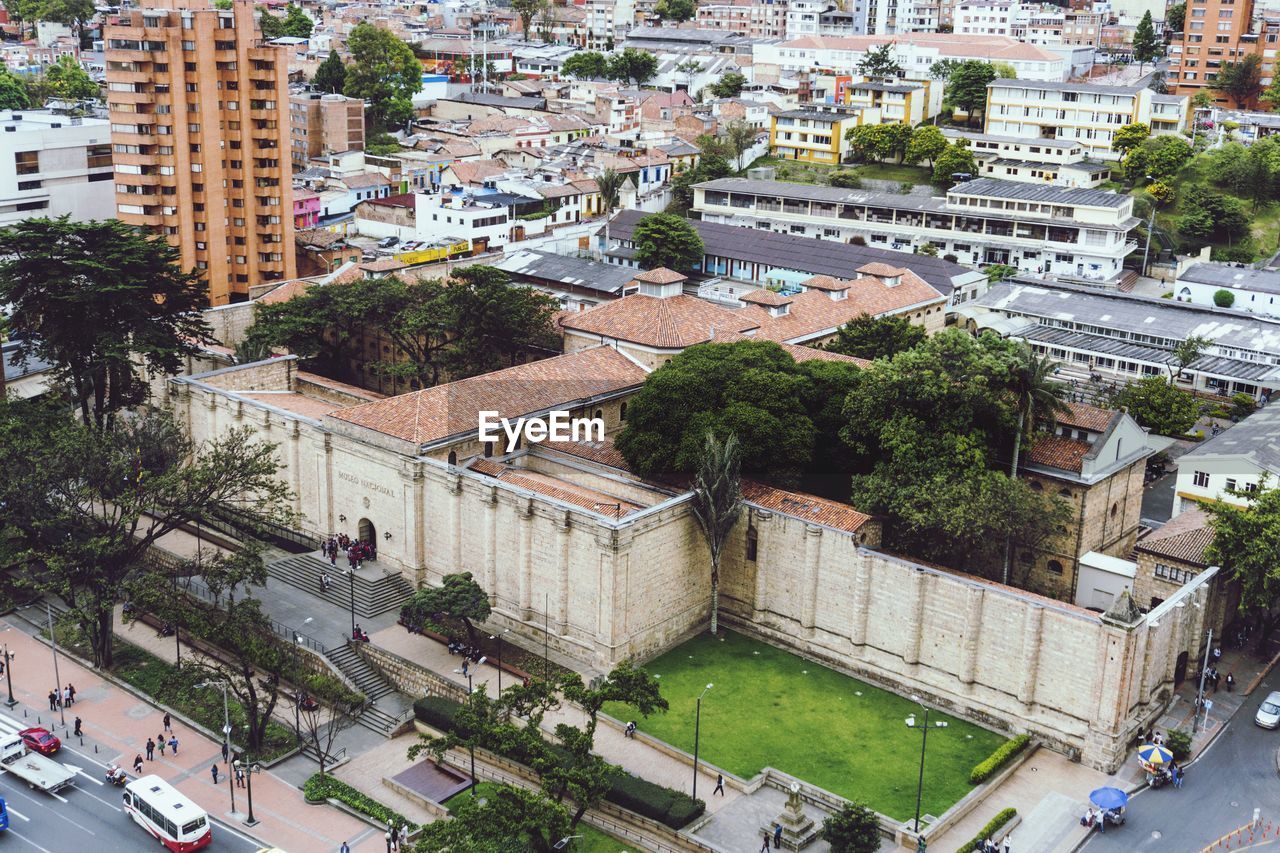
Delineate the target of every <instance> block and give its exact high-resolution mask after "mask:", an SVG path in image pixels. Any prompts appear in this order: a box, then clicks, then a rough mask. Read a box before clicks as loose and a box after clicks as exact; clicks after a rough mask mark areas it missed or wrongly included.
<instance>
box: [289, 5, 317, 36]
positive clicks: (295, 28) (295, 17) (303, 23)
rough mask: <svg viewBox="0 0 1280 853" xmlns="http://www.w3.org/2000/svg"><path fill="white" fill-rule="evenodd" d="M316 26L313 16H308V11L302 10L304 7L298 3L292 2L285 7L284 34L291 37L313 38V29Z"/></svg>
mask: <svg viewBox="0 0 1280 853" xmlns="http://www.w3.org/2000/svg"><path fill="white" fill-rule="evenodd" d="M314 27H315V24H314V23H313V22H312V20H311V18H309V17H307V13H306V12H304V11H302V7H301V6H298V5H297V4H296V3H290V4H289V5H288V6H287V7H285V13H284V34H285V35H286V36H289V37H291V38H298V39H309V38H311V30H312V29H313V28H314Z"/></svg>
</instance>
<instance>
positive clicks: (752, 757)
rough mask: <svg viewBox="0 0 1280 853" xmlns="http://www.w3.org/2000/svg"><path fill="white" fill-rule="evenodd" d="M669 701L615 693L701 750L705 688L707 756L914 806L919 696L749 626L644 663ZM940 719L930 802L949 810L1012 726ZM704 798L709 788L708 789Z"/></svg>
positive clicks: (900, 816) (905, 809) (871, 800)
mask: <svg viewBox="0 0 1280 853" xmlns="http://www.w3.org/2000/svg"><path fill="white" fill-rule="evenodd" d="M645 668H646V669H647V670H649V671H650V672H652V673H653V674H654V675H655V676H656V677H658V678H659V680H660V682H661V685H662V695H663V696H664V697H665V698H666V700H667V701H668V702H669V703H670V704H671V709H670V710H669V711H668V712H666V713H665V714H662V713H659V714H654V715H653V716H650V717H647V718H635V712H634V711H633V710H631V709H630V708H628V707H627V706H625V705H618V704H613V705H606V706H605V712H606V713H608V714H611V715H613V716H615V717H617V718H619V719H622V720H630V719H633V718H634V719H636V722H637V724H638V726H639V728H640V730H641V731H642V732H644V733H646V734H648V735H651V736H653V737H655V738H658V739H659V740H663V741H665V742H667V743H670V744H672V745H673V746H676V747H678V748H680V749H682V750H685V751H686V752H689V753H692V752H693V739H694V716H695V705H696V701H697V698H698V696H699V694H701V693H702V692H703V690H704V688H705V687H706V685H707V684H713V685H714V687H712V688H711V689H710V690H707V691H706V695H705V696H704V697H703V699H702V722H701V734H700V738H699V759H700V760H703V761H707V762H709V763H711V764H714V765H716V766H718V767H720V768H722V769H724V770H728V771H729V772H731V773H733V774H734V775H736V776H739V777H741V778H743V779H750V778H751V777H753V776H755V775H756V774H757V773H759V772H760V771H761V770H762V769H764V768H765V767H775V768H777V769H778V770H781V771H783V772H785V773H789V774H791V775H793V776H796V777H798V778H801V779H804V780H805V781H807V782H810V783H812V784H814V785H817V786H819V787H821V788H824V789H826V790H828V791H831V792H832V793H835V794H839V795H840V796H842V797H846V798H848V799H855V800H860V801H862V802H864V803H866V804H867V805H869V806H870V807H871V808H873V809H875V810H876V811H878V812H881V813H883V814H886V815H888V816H890V817H892V818H895V819H897V820H908V819H910V818H912V817H914V815H915V804H916V783H917V780H918V774H919V770H920V737H921V736H920V730H919V728H914V729H913V728H910V727H908V726H907V725H906V723H905V720H906V718H907V717H908V716H910V715H912V714H913V713H914V714H915V715H916V717H917V721H919V720H920V718H921V717H922V712H921V709H920V706H919V705H917V704H916V703H915V702H912V701H911V700H910V699H905V698H903V697H901V696H897V695H895V694H893V693H890V692H888V691H886V690H882V689H880V688H878V687H873V686H871V685H869V684H866V683H863V682H861V681H858V680H857V679H854V678H850V677H848V676H846V675H842V674H840V673H838V672H836V671H834V670H831V669H828V668H826V667H824V666H821V665H819V664H816V663H813V662H811V661H807V660H805V659H804V658H801V657H799V656H797V655H794V654H792V653H790V652H787V651H784V650H782V649H779V648H775V647H773V646H770V645H768V644H766V643H763V642H760V641H758V640H754V639H750V638H748V637H745V636H743V635H741V634H737V633H733V632H731V631H724V630H721V632H720V634H719V636H718V637H713V636H711V635H710V634H709V633H703V634H699V635H698V636H696V637H694V638H692V639H690V640H688V641H687V642H685V643H682V644H681V645H679V646H677V647H676V648H674V649H672V650H671V651H669V652H667V653H666V654H664V655H662V656H661V657H658V658H656V659H654V660H653V661H651V662H650V663H649V664H647V665H646V667H645ZM937 720H944V721H946V722H947V724H948V725H947V727H946V728H932V731H931V732H930V735H931V736H930V737H929V744H928V754H927V756H926V759H925V784H924V798H923V804H922V812H923V813H925V814H932V815H940V814H942V813H943V812H944V811H945V810H946V809H947V808H948V807H950V806H951V805H952V804H954V803H955V802H956V801H957V800H959V799H960V798H961V797H963V796H964V795H965V794H967V793H968V792H969V790H970V789H971V788H972V787H973V786H971V785H970V784H969V771H970V770H972V769H973V766H974V765H975V764H977V763H978V762H980V761H982V760H983V759H984V758H986V757H987V756H988V755H990V754H991V753H992V752H993V751H994V750H995V749H996V747H998V746H999V745H1000V744H1001V743H1003V742H1004V741H1005V738H1004V736H1003V735H1000V734H996V733H995V732H991V731H988V730H987V729H983V728H981V727H979V726H975V725H973V724H971V723H968V722H965V721H963V720H959V719H956V718H955V717H951V716H948V715H945V714H937V713H931V714H930V715H929V721H930V724H931V727H932V724H933V723H934V722H935V721H937ZM699 794H700V795H701V796H703V797H704V798H705V797H707V796H710V794H711V792H710V791H706V792H705V793H704V792H702V791H699Z"/></svg>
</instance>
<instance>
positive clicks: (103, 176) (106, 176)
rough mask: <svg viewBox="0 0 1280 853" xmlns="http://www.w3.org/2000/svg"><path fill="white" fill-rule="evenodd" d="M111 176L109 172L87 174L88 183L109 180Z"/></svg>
mask: <svg viewBox="0 0 1280 853" xmlns="http://www.w3.org/2000/svg"><path fill="white" fill-rule="evenodd" d="M111 176H112V173H111V172H98V173H97V174H93V175H90V176H89V183H91V184H96V183H98V182H99V181H109V180H111Z"/></svg>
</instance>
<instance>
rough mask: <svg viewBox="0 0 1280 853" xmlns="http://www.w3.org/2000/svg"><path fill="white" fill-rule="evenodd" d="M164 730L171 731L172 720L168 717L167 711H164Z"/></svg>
mask: <svg viewBox="0 0 1280 853" xmlns="http://www.w3.org/2000/svg"><path fill="white" fill-rule="evenodd" d="M164 730H165V731H166V732H169V731H173V720H171V719H170V718H169V712H168V711H165V712H164Z"/></svg>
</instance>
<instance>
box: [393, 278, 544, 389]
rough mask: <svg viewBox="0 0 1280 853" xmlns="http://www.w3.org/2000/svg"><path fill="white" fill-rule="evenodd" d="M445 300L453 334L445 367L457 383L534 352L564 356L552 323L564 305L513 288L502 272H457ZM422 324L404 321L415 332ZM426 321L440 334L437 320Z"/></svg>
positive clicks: (534, 292) (528, 289)
mask: <svg viewBox="0 0 1280 853" xmlns="http://www.w3.org/2000/svg"><path fill="white" fill-rule="evenodd" d="M442 296H443V300H444V315H445V318H446V323H447V325H446V326H445V327H444V328H445V329H446V330H447V332H448V333H449V336H448V342H447V345H446V346H445V348H444V351H443V364H444V367H445V369H446V370H447V371H448V373H449V377H450V378H451V379H453V380H458V379H465V378H467V377H469V376H479V375H482V374H485V373H491V372H493V371H495V370H500V369H502V368H506V367H514V366H515V365H517V364H519V363H521V362H522V361H524V360H525V359H526V358H527V357H528V356H529V355H530V354H531V353H532V354H536V355H540V356H546V355H553V354H554V355H558V354H559V353H560V351H561V342H560V336H559V335H558V334H556V330H555V327H554V325H553V323H552V318H553V317H554V316H555V313H556V311H558V310H559V308H560V306H559V303H557V302H556V301H555V299H553V298H552V297H550V296H548V295H547V294H545V293H543V292H542V291H540V290H535V289H534V288H532V287H516V286H513V285H512V284H511V278H510V276H508V275H507V273H505V272H503V271H502V270H499V269H497V268H495V267H491V266H485V265H481V264H477V265H475V266H470V267H462V268H461V269H458V270H455V271H454V273H453V277H452V279H451V280H450V284H449V285H448V286H446V287H445V288H444V289H443V292H442ZM418 319H419V318H417V317H415V316H413V315H412V314H409V315H408V316H405V317H402V318H400V322H402V323H404V324H405V325H407V327H408V328H409V329H410V330H413V329H416V322H417V320H418ZM424 319H425V321H426V323H427V324H428V326H427V327H428V329H429V330H430V331H431V332H433V333H434V332H436V331H438V329H439V327H438V326H437V325H436V318H434V317H431V316H428V317H426V318H424ZM401 336H402V337H404V335H401Z"/></svg>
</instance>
